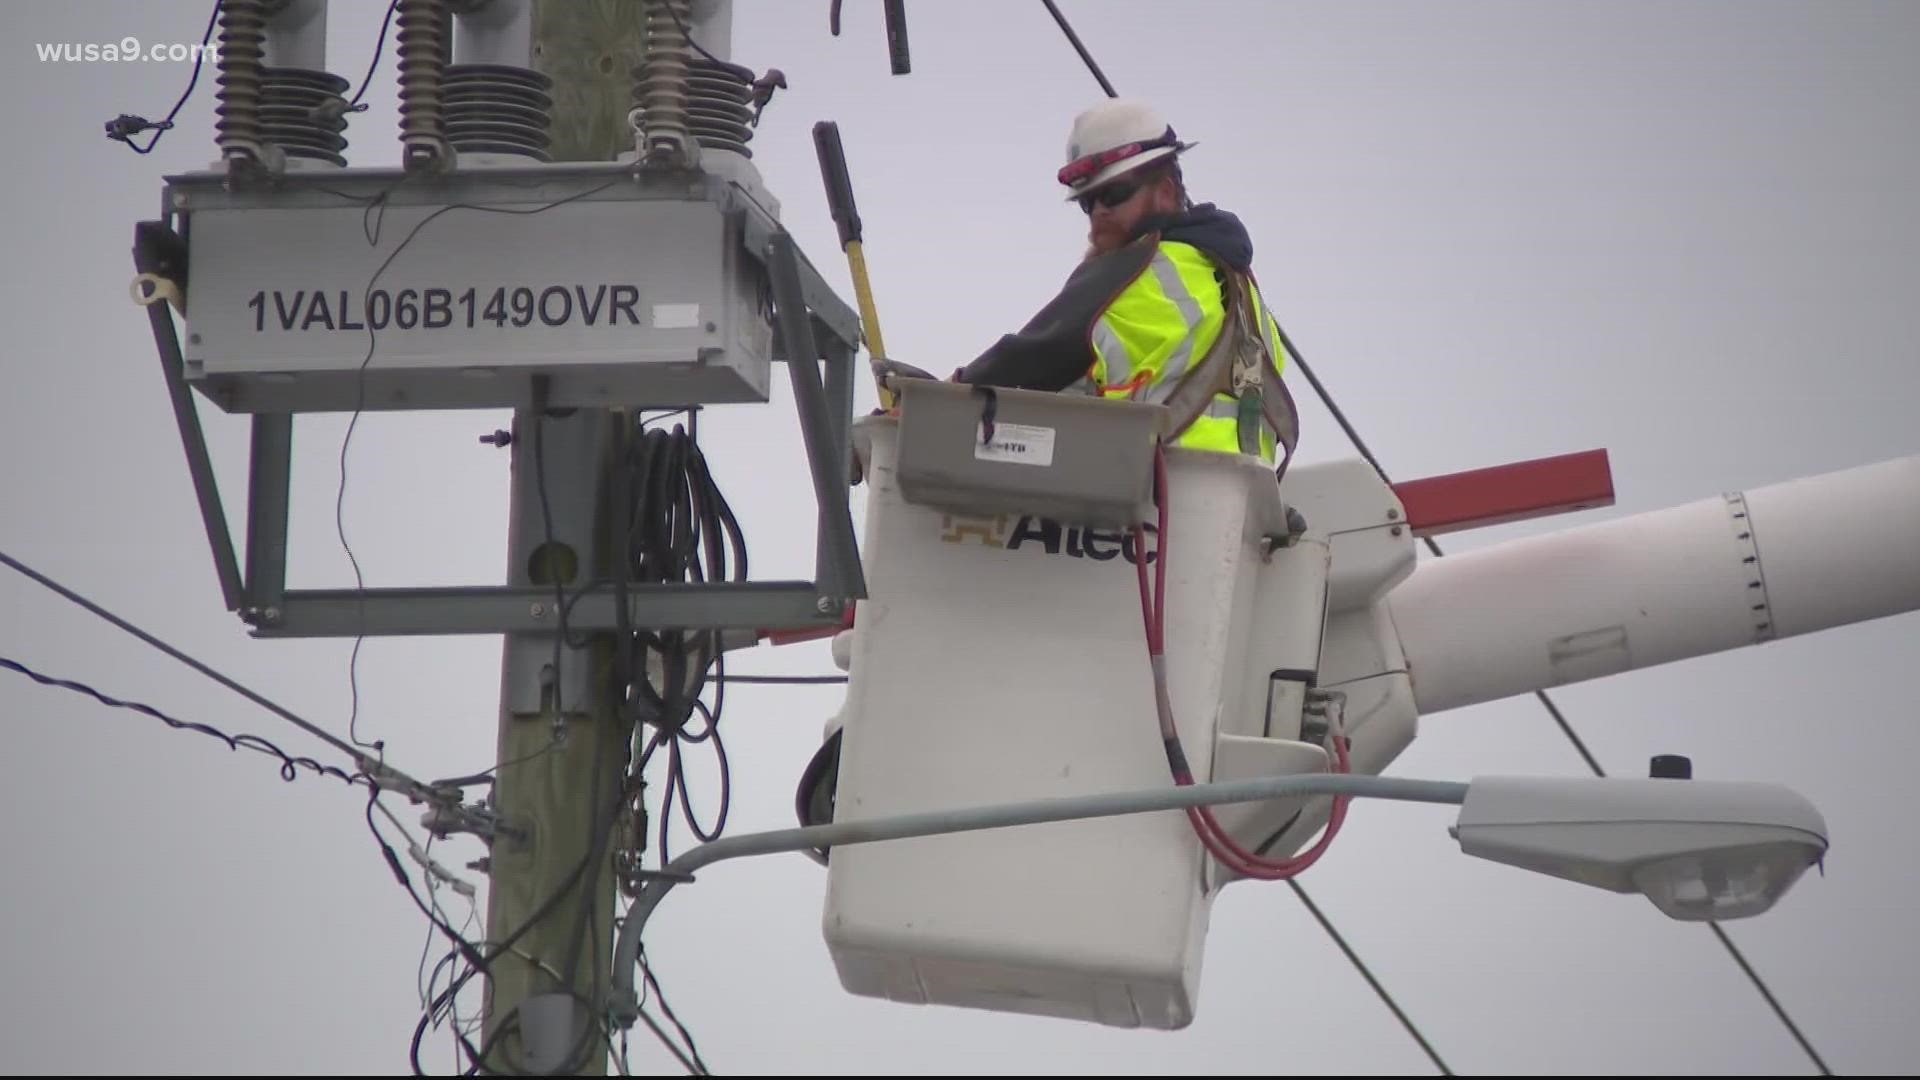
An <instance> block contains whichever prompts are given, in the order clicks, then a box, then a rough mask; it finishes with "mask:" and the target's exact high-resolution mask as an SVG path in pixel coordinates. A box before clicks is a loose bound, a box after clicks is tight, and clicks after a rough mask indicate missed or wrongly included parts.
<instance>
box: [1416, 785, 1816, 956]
mask: <svg viewBox="0 0 1920 1080" xmlns="http://www.w3.org/2000/svg"><path fill="white" fill-rule="evenodd" d="M1451 831H1452V832H1453V835H1454V837H1455V839H1457V840H1459V841H1460V850H1461V851H1463V852H1465V853H1467V854H1468V855H1476V856H1479V857H1480V858H1483V859H1491V860H1493V861H1495V862H1501V863H1506V864H1508V865H1510V866H1519V867H1523V868H1525V869H1528V870H1536V871H1539V872H1540V873H1543V874H1551V875H1553V876H1554V877H1560V878H1566V879H1567V880H1569V881H1578V882H1582V883H1584V884H1588V885H1593V886H1597V887H1599V888H1602V889H1611V890H1613V891H1614V892H1622V893H1632V892H1637V893H1641V894H1643V895H1644V896H1646V897H1647V899H1649V900H1651V901H1653V904H1654V906H1655V907H1657V908H1659V909H1660V910H1661V911H1663V912H1665V913H1666V914H1667V916H1668V917H1670V918H1674V919H1681V920H1685V921H1705V920H1709V919H1741V918H1746V917H1748V916H1751V915H1758V914H1760V913H1762V912H1764V911H1766V910H1767V909H1769V908H1771V907H1772V906H1773V905H1774V903H1775V902H1776V901H1778V900H1779V899H1780V897H1781V896H1783V895H1784V894H1785V893H1786V891H1787V890H1788V889H1789V888H1791V887H1792V886H1793V883H1794V882H1795V881H1798V880H1799V878H1800V875H1801V874H1803V873H1805V872H1806V869H1807V867H1809V866H1812V865H1813V864H1814V863H1816V862H1818V861H1820V859H1821V858H1822V857H1823V856H1824V855H1825V854H1826V850H1827V824H1826V821H1825V819H1823V818H1822V817H1821V816H1820V811H1819V810H1817V809H1815V808H1814V806H1813V804H1812V803H1809V802H1808V801H1807V800H1806V799H1804V798H1802V797H1800V796H1799V795H1798V794H1796V793H1794V792H1793V791H1791V790H1789V789H1787V788H1784V787H1781V786H1780V785H1778V784H1758V783H1744V782H1721V781H1701V780H1667V779H1649V780H1640V779H1584V778H1576V779H1559V778H1544V777H1504V776H1489V777H1477V778H1475V779H1474V781H1473V782H1472V783H1471V784H1470V785H1468V789H1467V798H1466V801H1465V802H1464V803H1463V804H1462V806H1461V812H1460V821H1459V824H1457V825H1455V826H1454V828H1453V829H1452V830H1451Z"/></svg>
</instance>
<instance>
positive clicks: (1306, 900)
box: [1287, 878, 1453, 1076]
mask: <svg viewBox="0 0 1920 1080" xmlns="http://www.w3.org/2000/svg"><path fill="white" fill-rule="evenodd" d="M1287 884H1288V885H1291V886H1293V894H1294V895H1295V896H1298V897H1299V898H1300V902H1301V903H1303V904H1305V905H1307V910H1308V911H1309V912H1312V913H1313V917H1314V919H1315V920H1316V921H1317V922H1319V924H1320V928H1321V929H1322V930H1325V931H1326V932H1327V936H1328V937H1330V938H1332V939H1333V943H1334V944H1335V945H1338V946H1340V951H1341V952H1343V953H1346V954H1347V960H1348V961H1349V962H1351V963H1352V964H1353V966H1354V969H1355V970H1357V971H1359V972H1360V977H1361V978H1363V979H1365V980H1367V985H1368V986H1371V987H1373V992H1374V993H1375V994H1377V995H1379V997H1380V1000H1381V1001H1383V1002H1386V1005H1387V1008H1389V1009H1391V1010H1393V1015H1394V1017H1395V1019H1397V1020H1399V1021H1400V1026H1401V1027H1403V1028H1406V1029H1407V1034H1409V1035H1411V1036H1413V1041H1414V1042H1417V1043H1419V1044H1420V1049H1421V1050H1423V1051H1425V1052H1426V1055H1427V1059H1428V1060H1429V1061H1432V1062H1433V1065H1434V1068H1436V1069H1439V1070H1440V1075H1442V1076H1452V1075H1453V1070H1452V1069H1449V1068H1447V1063H1446V1062H1445V1061H1442V1060H1441V1059H1440V1052H1439V1051H1437V1050H1435V1049H1434V1048H1433V1044H1432V1043H1430V1042H1428V1041H1427V1037H1426V1036H1425V1035H1422V1034H1420V1029H1419V1028H1418V1027H1415V1026H1414V1023H1413V1020H1412V1019H1410V1018H1409V1017H1408V1016H1407V1014H1406V1011H1405V1010H1403V1009H1401V1008H1400V1003H1399V1002H1397V1001H1395V1000H1393V995H1392V994H1389V993H1387V988H1386V987H1384V986H1382V985H1380V980H1379V979H1376V978H1374V977H1373V971H1372V970H1371V969H1369V968H1368V967H1367V965H1366V963H1365V962H1364V961H1362V960H1361V959H1360V954H1359V953H1357V952H1354V951H1353V946H1351V945H1348V944H1347V939H1346V938H1345V937H1343V936H1342V935H1341V933H1340V931H1338V930H1336V929H1334V926H1333V923H1332V921H1331V920H1329V919H1328V918H1327V917H1326V915H1325V914H1324V913H1323V912H1321V910H1320V905H1318V904H1316V903H1314V902H1313V897H1311V896H1308V895H1307V890H1306V889H1304V888H1302V887H1301V885H1300V883H1299V882H1298V881H1295V880H1293V879H1292V878H1289V879H1287Z"/></svg>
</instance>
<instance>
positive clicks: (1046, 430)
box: [973, 424, 1053, 465]
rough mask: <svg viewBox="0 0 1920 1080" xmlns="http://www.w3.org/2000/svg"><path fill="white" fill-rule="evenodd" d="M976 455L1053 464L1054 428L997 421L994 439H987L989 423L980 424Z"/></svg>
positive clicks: (976, 433)
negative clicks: (986, 424) (986, 428)
mask: <svg viewBox="0 0 1920 1080" xmlns="http://www.w3.org/2000/svg"><path fill="white" fill-rule="evenodd" d="M973 456H974V457H975V458H978V459H979V460H981V461H1005V462H1009V463H1011V464H1014V465H1051V464H1053V429H1052V428H1050V427H1034V426H1032V425H1031V424H995V425H993V439H992V440H991V441H987V439H986V430H985V426H984V425H979V426H976V427H975V428H974V431H973Z"/></svg>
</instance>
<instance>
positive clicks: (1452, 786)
mask: <svg viewBox="0 0 1920 1080" xmlns="http://www.w3.org/2000/svg"><path fill="white" fill-rule="evenodd" d="M1314 795H1348V796H1354V797H1358V798H1371V799H1395V800H1399V801H1402V802H1424V803H1441V804H1452V805H1459V804H1461V803H1464V802H1465V801H1466V798H1467V785H1466V784H1462V783H1454V782H1450V781H1442V780H1406V779H1399V778H1394V777H1380V776H1355V775H1333V774H1327V773H1314V774H1309V775H1304V776H1270V777H1262V778H1260V779H1258V780H1236V781H1231V782H1227V783H1218V784H1194V785H1191V786H1188V787H1173V788H1164V789H1155V790H1150V791H1127V792H1114V793H1109V794H1103V795H1080V796H1074V797H1071V798H1059V799H1040V800H1033V801H1029V802H1019V803H1008V804H1005V805H1001V806H982V807H970V808H967V809H962V810H936V811H930V812H927V813H919V814H902V815H900V816H897V817H887V818H875V819H871V820H866V821H843V822H836V823H834V824H832V825H810V826H807V827H805V828H799V829H777V830H773V831H770V832H759V833H747V834H745V835H741V836H730V837H727V838H725V839H723V840H715V841H713V842H712V843H709V844H702V845H701V846H699V847H697V848H694V849H693V850H692V851H689V852H687V853H686V854H684V855H681V856H680V857H679V858H677V859H674V860H673V861H672V862H670V863H668V864H667V866H666V868H665V870H663V871H662V872H661V873H660V874H659V875H658V876H657V877H655V878H654V879H653V880H651V881H649V882H648V883H647V885H646V886H645V887H644V888H643V889H641V891H640V895H639V896H638V897H636V898H635V899H634V902H633V906H632V908H631V909H629V910H628V912H627V917H626V921H625V923H624V924H623V925H622V926H621V928H620V938H619V941H618V942H617V943H616V944H615V946H614V962H613V991H614V992H613V1000H612V1003H611V1004H612V1009H613V1015H614V1019H615V1020H616V1021H617V1022H618V1023H619V1024H620V1026H621V1027H629V1026H631V1025H632V1024H633V1022H634V1020H635V1019H637V1018H638V1017H639V998H638V996H637V995H636V993H635V991H634V985H633V973H634V965H635V964H636V963H638V961H639V958H640V935H641V933H642V932H643V931H644V930H645V928H646V924H647V919H648V918H649V917H650V916H651V915H652V914H653V911H654V909H655V908H657V907H659V905H660V901H661V900H662V899H664V898H665V897H666V895H667V893H668V892H670V891H672V889H673V887H674V886H675V885H677V884H679V883H680V882H682V881H689V880H692V875H693V873H694V871H696V870H699V869H701V868H703V867H707V866H711V865H713V864H714V863H717V862H721V861H724V860H727V859H740V858H746V857H748V856H752V855H772V854H776V853H779V852H786V851H803V850H808V849H817V848H826V847H843V846H846V845H849V844H870V843H873V842H874V841H877V840H904V839H908V838H911V837H916V836H940V835H945V834H948V833H960V832H977V831H980V830H983V829H999V828H1005V827H1007V826H1010V825H1038V824H1042V823H1045V822H1052V821H1077V820H1081V819H1085V818H1098V817H1116V816H1119V815H1122V814H1140V813H1150V812H1153V811H1159V810H1184V809H1186V808H1188V807H1193V806H1212V805H1218V804H1222V803H1236V802H1262V801H1265V800H1268V799H1284V798H1299V797H1302V796H1314Z"/></svg>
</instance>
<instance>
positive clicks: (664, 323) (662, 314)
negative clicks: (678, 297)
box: [653, 304, 700, 330]
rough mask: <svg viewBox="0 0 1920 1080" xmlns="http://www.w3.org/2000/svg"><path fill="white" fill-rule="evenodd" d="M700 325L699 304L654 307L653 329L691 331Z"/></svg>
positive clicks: (658, 305)
mask: <svg viewBox="0 0 1920 1080" xmlns="http://www.w3.org/2000/svg"><path fill="white" fill-rule="evenodd" d="M699 325H700V305H699V304H655V305H653V328H654V329H655V330H691V329H693V328H694V327H696V326H699Z"/></svg>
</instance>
